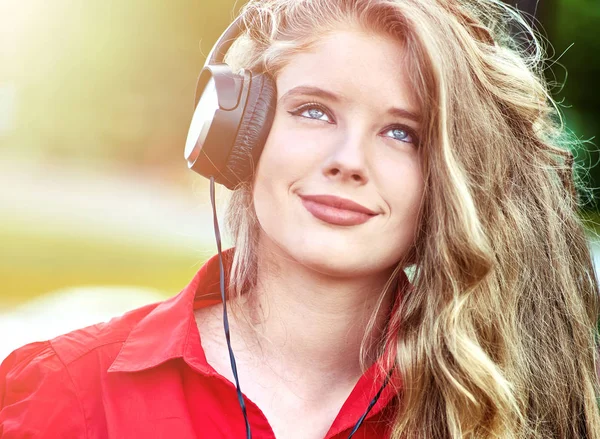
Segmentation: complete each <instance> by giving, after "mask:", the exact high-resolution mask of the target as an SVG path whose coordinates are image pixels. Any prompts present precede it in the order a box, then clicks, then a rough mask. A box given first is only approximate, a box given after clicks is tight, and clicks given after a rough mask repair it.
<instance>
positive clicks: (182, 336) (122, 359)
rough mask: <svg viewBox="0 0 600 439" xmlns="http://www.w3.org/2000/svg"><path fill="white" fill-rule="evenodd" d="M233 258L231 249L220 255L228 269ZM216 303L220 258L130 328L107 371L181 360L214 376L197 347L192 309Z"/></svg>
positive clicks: (210, 262) (143, 368) (131, 369)
mask: <svg viewBox="0 0 600 439" xmlns="http://www.w3.org/2000/svg"><path fill="white" fill-rule="evenodd" d="M232 256H233V249H227V250H225V251H224V252H223V265H224V266H225V267H229V265H230V260H231V258H232ZM225 275H226V276H227V272H226V273H225ZM219 302H221V293H220V289H219V258H218V255H215V256H213V257H212V258H210V259H209V260H208V261H207V262H206V263H205V264H204V265H203V266H202V268H200V270H198V272H197V273H196V275H195V276H194V277H193V279H192V280H191V281H190V283H189V284H188V285H187V286H186V287H185V288H184V289H183V290H182V291H181V293H179V294H177V295H176V296H174V297H171V298H170V299H167V300H165V301H163V302H160V303H159V304H158V305H157V306H156V307H155V308H154V309H153V310H152V311H151V312H150V313H149V314H148V315H147V316H146V317H144V318H143V319H142V320H141V321H140V322H139V323H138V324H137V325H136V326H135V327H134V328H133V330H132V331H131V332H130V334H129V336H128V337H127V339H126V340H125V342H124V343H123V346H122V347H121V350H120V352H119V354H118V355H117V357H116V358H115V360H114V361H113V363H112V364H111V366H110V368H109V369H108V371H109V372H137V371H141V370H145V369H149V368H152V367H155V366H158V365H159V364H162V363H164V362H166V361H168V360H171V359H174V358H183V359H184V360H185V361H186V363H188V364H189V365H190V366H192V367H194V368H195V369H197V370H198V371H200V372H203V373H205V374H214V369H213V368H212V367H211V366H209V364H208V362H207V361H206V356H205V355H204V351H203V350H202V346H201V344H200V335H199V333H198V329H197V326H196V321H195V319H194V309H197V308H202V307H204V306H209V305H213V304H215V303H219Z"/></svg>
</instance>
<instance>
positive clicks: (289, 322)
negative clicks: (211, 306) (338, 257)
mask: <svg viewBox="0 0 600 439" xmlns="http://www.w3.org/2000/svg"><path fill="white" fill-rule="evenodd" d="M258 267H259V271H258V273H257V283H256V288H255V289H254V291H252V292H251V294H249V295H248V297H249V299H242V300H240V303H239V305H240V306H241V307H242V308H245V310H246V311H248V312H247V313H244V314H247V315H250V316H251V321H246V322H238V324H239V325H240V326H241V329H242V331H241V333H242V334H244V335H243V336H244V338H245V341H246V344H247V346H253V345H254V346H255V345H257V344H258V345H259V347H260V348H259V349H253V351H254V352H258V353H259V354H258V355H259V357H260V358H256V361H258V362H262V363H264V364H268V365H269V366H268V367H270V368H271V369H272V370H273V371H274V372H275V373H277V371H278V370H279V374H280V375H281V374H283V373H285V374H286V376H290V375H291V376H297V377H302V380H303V381H306V382H312V383H313V384H314V385H315V386H322V385H327V382H329V381H330V382H332V383H340V382H346V383H355V382H356V380H357V379H358V377H360V375H361V374H362V370H361V365H360V356H361V352H360V350H361V345H362V342H363V338H364V336H365V333H366V332H367V330H368V322H369V320H370V318H371V316H372V315H373V313H374V312H375V310H376V309H377V303H378V301H379V299H380V297H381V294H382V292H383V289H384V287H385V284H386V282H387V281H388V279H389V277H390V275H391V271H389V272H385V273H380V274H378V275H374V276H370V277H364V276H363V277H360V278H348V277H344V278H341V277H332V276H328V275H325V274H322V273H319V272H317V271H315V270H312V269H310V268H307V267H305V266H303V265H301V264H299V263H298V262H296V261H293V260H290V259H289V257H287V258H286V257H285V256H283V255H278V254H277V250H268V251H267V250H265V251H262V252H260V253H259V261H258ZM394 293H395V291H393V289H391V288H390V289H389V291H388V292H387V293H386V294H385V296H384V297H383V300H382V303H381V306H380V307H379V309H378V310H377V314H376V317H375V325H374V327H373V330H372V331H371V332H370V337H369V339H367V340H366V346H365V347H366V350H367V357H368V358H369V359H370V361H372V360H374V359H375V353H376V351H377V348H378V341H379V340H381V336H382V334H383V331H384V330H385V323H386V319H387V315H388V311H389V308H390V305H391V300H392V299H393V296H394V295H395V294H394ZM240 315H242V314H240ZM249 325H251V326H252V328H250V327H249ZM243 326H246V328H243ZM351 385H353V384H351Z"/></svg>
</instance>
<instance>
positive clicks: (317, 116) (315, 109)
mask: <svg viewBox="0 0 600 439" xmlns="http://www.w3.org/2000/svg"><path fill="white" fill-rule="evenodd" d="M290 114H293V115H294V116H300V117H305V118H307V119H314V120H322V121H323V122H327V123H332V122H333V121H332V119H331V118H330V117H329V115H328V114H327V112H326V111H325V110H324V109H322V108H321V107H320V106H317V105H311V104H309V105H303V106H302V107H300V108H298V109H297V110H294V111H290Z"/></svg>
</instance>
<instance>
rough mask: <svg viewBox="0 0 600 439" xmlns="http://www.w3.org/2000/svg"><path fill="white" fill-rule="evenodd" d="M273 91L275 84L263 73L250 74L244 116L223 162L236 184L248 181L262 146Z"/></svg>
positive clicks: (268, 125) (272, 110)
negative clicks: (228, 153)
mask: <svg viewBox="0 0 600 439" xmlns="http://www.w3.org/2000/svg"><path fill="white" fill-rule="evenodd" d="M276 99H277V89H276V85H275V81H274V79H273V78H272V77H270V76H269V75H266V74H259V75H253V76H252V78H251V83H250V90H249V92H248V99H247V101H246V108H245V109H244V115H243V117H242V121H241V123H240V126H239V128H238V132H237V136H236V138H235V143H234V145H233V148H232V150H231V153H230V155H229V160H228V162H227V173H228V174H230V175H233V177H234V178H233V180H235V181H236V182H243V181H248V180H250V178H251V177H252V175H253V174H254V170H255V168H256V164H257V163H258V159H259V158H260V154H261V152H262V150H263V147H264V146H265V142H266V141H267V137H268V136H269V131H270V130H271V124H272V123H273V117H274V116H275V106H276Z"/></svg>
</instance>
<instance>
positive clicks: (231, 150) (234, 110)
mask: <svg viewBox="0 0 600 439" xmlns="http://www.w3.org/2000/svg"><path fill="white" fill-rule="evenodd" d="M241 22H242V18H241V16H239V17H238V18H236V19H235V21H234V22H233V23H231V24H230V25H229V27H228V28H227V29H226V30H225V32H223V34H222V35H221V37H220V38H219V39H218V40H217V42H216V43H215V45H214V47H213V48H212V50H211V51H210V54H209V55H208V58H207V60H206V63H205V64H204V68H203V69H202V71H201V72H200V76H199V77H198V83H197V85H196V109H195V110H194V115H193V117H192V122H191V125H190V128H189V131H188V136H187V140H186V143H185V154H184V155H185V159H186V160H187V163H188V167H189V168H190V169H192V170H194V171H196V172H197V173H198V174H200V175H203V176H205V177H207V178H208V179H210V200H211V204H212V210H213V222H214V228H215V238H216V241H217V250H218V254H219V283H220V289H221V301H222V303H223V328H224V330H225V339H226V341H227V349H228V351H229V360H230V362H231V369H232V372H233V377H234V380H235V386H236V390H237V396H238V402H239V404H240V408H241V410H242V415H243V417H244V423H245V425H246V439H252V433H251V427H250V422H249V421H248V415H247V412H246V402H245V400H244V396H243V394H242V390H241V387H240V382H239V378H238V373H237V364H236V361H235V356H234V355H233V350H232V348H231V340H230V332H229V319H228V317H227V300H226V297H225V273H224V267H223V256H222V252H221V233H220V231H219V223H218V220H217V210H216V206H215V182H217V183H221V184H223V185H225V186H226V187H228V188H229V189H234V188H235V187H236V186H237V185H239V184H240V183H243V182H245V181H248V180H249V179H250V178H251V177H252V175H253V173H254V165H255V163H256V162H258V159H259V157H260V153H261V152H262V149H263V147H264V146H265V142H266V140H267V136H268V135H269V131H270V129H271V124H272V122H273V117H274V115H275V104H276V102H275V101H276V99H277V89H276V87H275V81H274V80H273V78H272V77H270V76H269V75H267V74H255V73H252V72H251V71H248V70H242V71H241V72H239V73H233V72H232V71H231V68H230V67H229V66H228V65H227V64H225V63H224V62H223V59H224V57H225V54H226V53H227V50H228V49H229V48H230V47H231V44H232V43H233V41H234V40H235V38H236V37H237V36H238V35H239V34H240V27H241ZM392 371H393V368H392V369H390V370H389V371H388V374H387V376H386V377H385V380H384V382H383V384H382V386H381V387H380V388H379V391H378V392H377V393H376V394H375V396H374V397H373V399H372V400H371V402H370V403H369V405H368V406H367V408H366V410H365V412H364V414H363V415H362V416H361V417H360V418H359V419H358V420H357V422H356V424H355V425H354V428H353V429H352V431H351V432H350V434H349V436H348V439H350V438H352V436H354V434H355V433H356V432H357V430H358V429H359V428H360V426H361V425H362V423H363V421H364V420H365V418H366V417H367V415H368V414H369V412H370V411H371V409H372V408H373V406H374V405H375V403H376V402H377V400H378V399H379V397H380V395H381V393H382V392H383V389H384V388H385V387H386V386H387V385H388V383H389V380H390V378H391V375H392Z"/></svg>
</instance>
